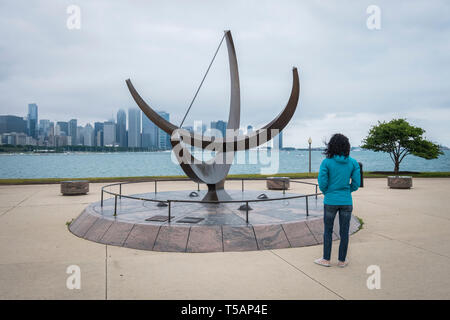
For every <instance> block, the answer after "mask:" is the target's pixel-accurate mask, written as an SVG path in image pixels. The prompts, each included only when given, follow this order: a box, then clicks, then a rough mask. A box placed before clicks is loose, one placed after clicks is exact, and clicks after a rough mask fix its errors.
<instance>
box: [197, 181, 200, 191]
mask: <svg viewBox="0 0 450 320" xmlns="http://www.w3.org/2000/svg"><path fill="white" fill-rule="evenodd" d="M197 191H200V183H198V182H197Z"/></svg>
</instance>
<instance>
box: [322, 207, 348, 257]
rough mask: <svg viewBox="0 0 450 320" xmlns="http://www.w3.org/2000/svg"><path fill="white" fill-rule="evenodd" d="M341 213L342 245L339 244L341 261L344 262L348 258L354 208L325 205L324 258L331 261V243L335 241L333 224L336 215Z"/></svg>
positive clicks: (340, 232) (340, 231)
mask: <svg viewBox="0 0 450 320" xmlns="http://www.w3.org/2000/svg"><path fill="white" fill-rule="evenodd" d="M338 211H339V234H340V236H341V243H340V244H339V258H338V259H339V261H342V262H344V261H345V257H346V256H347V248H348V229H349V227H350V218H351V216H352V211H353V206H342V205H329V204H324V208H323V224H324V226H325V228H324V229H325V230H324V232H323V258H324V259H325V260H330V256H331V243H332V241H333V224H334V218H336V213H337V212H338Z"/></svg>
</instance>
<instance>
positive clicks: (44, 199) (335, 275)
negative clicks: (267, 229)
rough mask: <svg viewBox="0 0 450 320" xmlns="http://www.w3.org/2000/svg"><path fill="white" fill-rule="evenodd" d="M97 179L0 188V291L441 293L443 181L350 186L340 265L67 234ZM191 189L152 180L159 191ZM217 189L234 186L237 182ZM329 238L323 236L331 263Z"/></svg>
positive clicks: (449, 230)
mask: <svg viewBox="0 0 450 320" xmlns="http://www.w3.org/2000/svg"><path fill="white" fill-rule="evenodd" d="M103 185H104V184H91V185H90V190H91V191H90V193H89V194H88V195H86V196H69V197H67V196H66V197H64V196H61V195H60V193H59V185H28V186H0V298H1V299H450V267H449V263H450V197H448V193H449V191H450V179H444V178H443V179H437V178H436V179H419V178H416V179H414V188H413V189H411V190H390V189H388V188H387V186H386V179H366V180H365V188H362V189H360V190H359V191H357V192H356V193H355V194H354V214H355V215H356V216H358V217H360V218H362V219H363V220H364V223H365V224H364V227H363V229H362V230H360V231H359V232H357V233H356V234H354V235H352V236H351V237H350V246H349V254H348V258H349V260H350V264H349V266H348V267H347V268H344V269H340V268H338V267H336V266H333V267H331V268H323V267H320V266H317V265H315V264H313V263H312V261H313V260H314V259H315V258H318V257H320V256H321V252H322V247H321V246H312V247H304V248H290V249H277V250H265V251H255V252H226V253H223V252H217V253H198V254H192V253H162V252H148V251H140V250H132V249H128V248H120V247H114V246H106V245H102V244H98V243H94V242H90V241H87V240H83V239H80V238H77V237H75V236H74V235H73V234H71V233H70V232H69V231H68V230H67V227H66V222H68V221H70V220H71V219H73V218H76V217H77V216H78V215H79V214H80V213H81V211H82V210H83V208H84V207H86V206H87V205H88V204H89V203H91V202H93V201H98V200H99V199H100V188H101V186H103ZM291 186H292V191H294V192H308V193H310V192H312V191H313V190H311V187H310V186H304V185H298V184H292V185H291ZM193 187H194V185H193V184H192V183H189V182H181V183H180V182H177V183H159V184H158V189H159V190H160V191H163V190H167V191H169V190H173V189H186V190H189V189H192V188H193ZM264 187H265V185H264V182H249V183H248V184H247V183H246V188H249V189H250V188H254V189H258V188H260V189H263V188H264ZM227 188H229V189H232V188H236V189H239V188H240V182H239V181H236V182H228V183H227ZM148 190H153V185H152V184H151V183H140V184H135V185H129V186H127V187H126V189H124V192H125V193H130V194H131V193H140V192H145V191H148ZM338 244H339V241H335V242H333V254H332V259H333V262H334V264H335V262H336V259H337V258H336V257H337V247H338ZM70 265H78V266H79V267H80V268H81V289H80V290H76V289H74V290H69V289H67V287H66V280H67V278H68V277H69V275H68V274H66V269H67V267H68V266H70ZM370 265H376V266H379V268H380V271H381V288H380V289H374V290H369V289H368V288H367V285H366V281H367V278H368V277H369V276H370V275H369V274H367V273H366V270H367V267H368V266H370Z"/></svg>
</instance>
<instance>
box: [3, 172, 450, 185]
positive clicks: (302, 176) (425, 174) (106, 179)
mask: <svg viewBox="0 0 450 320" xmlns="http://www.w3.org/2000/svg"><path fill="white" fill-rule="evenodd" d="M390 175H393V174H380V173H371V172H364V178H386V177H387V176H390ZM408 175H410V176H413V177H415V178H450V172H420V173H412V174H408ZM264 177H289V178H292V179H315V178H317V172H312V173H308V172H297V173H278V174H272V175H260V174H233V175H228V178H237V179H242V178H244V179H245V178H264ZM156 178H158V179H180V178H181V179H183V178H184V179H187V177H186V176H145V177H91V178H42V179H0V185H16V184H52V183H55V184H56V183H60V182H61V181H67V180H88V181H89V182H119V181H142V182H144V181H150V180H152V179H156Z"/></svg>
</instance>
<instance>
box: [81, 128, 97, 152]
mask: <svg viewBox="0 0 450 320" xmlns="http://www.w3.org/2000/svg"><path fill="white" fill-rule="evenodd" d="M82 132H83V145H85V146H88V147H92V146H94V128H93V127H92V126H91V124H90V123H87V124H86V125H85V126H84V128H83V131H82Z"/></svg>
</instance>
